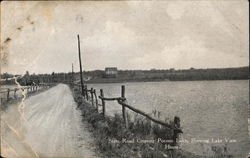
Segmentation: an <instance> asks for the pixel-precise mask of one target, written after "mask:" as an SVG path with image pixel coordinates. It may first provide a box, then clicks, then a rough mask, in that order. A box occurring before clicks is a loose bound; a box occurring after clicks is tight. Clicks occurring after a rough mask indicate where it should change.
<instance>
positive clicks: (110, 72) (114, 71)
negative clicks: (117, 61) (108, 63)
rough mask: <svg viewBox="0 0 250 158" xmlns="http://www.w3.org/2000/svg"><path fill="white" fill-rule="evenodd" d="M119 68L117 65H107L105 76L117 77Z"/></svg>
mask: <svg viewBox="0 0 250 158" xmlns="http://www.w3.org/2000/svg"><path fill="white" fill-rule="evenodd" d="M117 74H118V70H117V68H116V67H106V68H105V77H107V78H115V77H117Z"/></svg>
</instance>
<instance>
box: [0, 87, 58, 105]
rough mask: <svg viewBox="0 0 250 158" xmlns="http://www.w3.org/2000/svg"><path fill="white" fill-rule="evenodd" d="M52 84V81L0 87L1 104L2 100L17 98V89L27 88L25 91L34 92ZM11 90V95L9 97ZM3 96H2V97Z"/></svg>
mask: <svg viewBox="0 0 250 158" xmlns="http://www.w3.org/2000/svg"><path fill="white" fill-rule="evenodd" d="M52 85H54V84H53V83H46V84H45V83H40V84H35V85H30V86H22V87H21V88H1V90H0V94H1V104H2V103H4V102H8V101H10V100H11V98H12V99H17V98H18V96H17V91H19V90H22V91H24V90H27V93H28V94H30V93H34V92H36V91H39V90H42V89H45V88H46V89H47V88H49V87H51V86H52ZM11 92H14V93H12V95H13V97H11ZM4 94H6V96H4ZM3 96H4V97H3Z"/></svg>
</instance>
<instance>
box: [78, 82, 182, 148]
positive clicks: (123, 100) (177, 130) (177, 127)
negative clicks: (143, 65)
mask: <svg viewBox="0 0 250 158" xmlns="http://www.w3.org/2000/svg"><path fill="white" fill-rule="evenodd" d="M75 85H76V86H77V87H79V90H80V89H81V85H80V84H75ZM88 93H90V96H91V99H90V98H89V95H88ZM82 94H83V98H85V99H86V100H87V101H90V102H91V105H92V106H95V108H96V110H97V111H98V106H101V107H102V115H103V116H105V113H106V101H117V103H118V104H119V105H121V106H122V117H123V120H124V123H125V126H126V127H128V120H127V115H126V109H129V110H131V111H133V112H135V113H137V114H140V115H142V116H144V117H146V118H147V119H149V120H150V121H152V122H154V123H156V124H159V125H161V126H164V127H165V128H168V129H170V130H173V141H174V143H176V142H177V139H178V137H179V134H180V133H183V131H182V130H181V127H180V118H179V117H177V116H175V117H174V125H170V124H168V123H166V122H163V121H161V120H157V119H155V118H153V117H152V116H150V115H149V114H147V113H145V112H143V111H141V110H139V109H136V108H134V107H133V106H131V105H129V104H128V103H127V100H126V97H125V86H124V85H122V86H121V97H105V96H104V91H103V89H100V95H99V96H98V98H99V99H100V100H101V104H99V103H98V98H97V94H96V91H95V89H93V88H91V89H88V88H87V85H84V86H83V92H82Z"/></svg>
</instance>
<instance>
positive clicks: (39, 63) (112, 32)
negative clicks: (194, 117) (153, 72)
mask: <svg viewBox="0 0 250 158" xmlns="http://www.w3.org/2000/svg"><path fill="white" fill-rule="evenodd" d="M248 14H249V8H248V1H247V0H237V1H236V0H227V1H225V0H217V1H208V0H201V1H196V0H192V1H191V0H189V1H182V0H180V1H143V2H142V1H106V2H104V1H93V2H90V1H85V2H83V1H82V2H79V1H78V2H77V1H70V2H63V1H55V2H43V1H37V2H36V1H30V2H28V1H23V2H17V1H8V2H6V1H5V2H3V3H1V72H8V73H13V74H24V73H25V72H26V71H29V72H30V73H36V74H37V73H52V72H70V71H71V65H72V63H73V64H74V71H79V62H78V47H77V34H79V35H80V43H81V53H82V66H83V69H84V70H96V69H100V70H103V69H104V68H105V67H111V66H112V67H117V68H118V69H129V70H135V69H136V70H138V69H143V70H146V69H152V68H155V69H170V68H175V69H189V68H191V67H193V68H225V67H241V66H248V65H249V30H248V27H249V21H248V20H249V17H248Z"/></svg>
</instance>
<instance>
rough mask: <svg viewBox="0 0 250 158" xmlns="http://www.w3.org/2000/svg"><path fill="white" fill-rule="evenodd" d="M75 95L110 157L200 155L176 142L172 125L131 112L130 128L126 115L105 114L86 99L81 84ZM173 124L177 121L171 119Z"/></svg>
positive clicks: (191, 157)
mask: <svg viewBox="0 0 250 158" xmlns="http://www.w3.org/2000/svg"><path fill="white" fill-rule="evenodd" d="M71 89H72V91H73V94H74V99H75V101H76V102H77V104H78V108H79V109H80V110H81V112H82V116H83V121H84V122H88V123H89V124H90V125H91V129H90V131H91V132H92V133H93V135H94V139H95V143H96V146H97V148H98V150H99V151H100V152H101V153H102V155H103V156H104V157H108V158H131V157H132V158H137V157H138V158H140V157H142V158H166V157H170V158H177V157H179V158H198V157H199V156H196V155H193V154H191V153H188V152H185V151H183V150H182V149H172V148H177V146H175V145H174V144H173V142H172V141H171V140H172V135H173V133H172V132H173V131H172V130H171V129H168V128H165V127H162V126H160V125H158V124H152V123H151V121H149V120H148V119H145V118H143V117H141V116H138V115H137V116H135V117H134V118H133V120H132V119H131V117H130V116H129V115H128V128H126V127H125V125H124V122H123V119H122V116H120V115H119V114H115V115H114V116H113V117H109V116H105V117H104V116H103V115H102V114H100V113H98V112H97V111H96V109H95V108H94V107H93V106H92V105H91V104H90V103H88V102H86V101H85V100H84V99H83V98H82V96H81V94H80V92H79V90H78V88H74V87H71ZM168 123H169V124H170V125H173V124H174V123H173V122H171V121H169V122H168Z"/></svg>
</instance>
